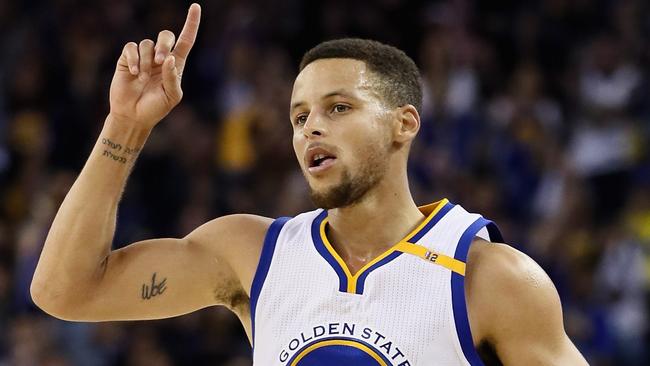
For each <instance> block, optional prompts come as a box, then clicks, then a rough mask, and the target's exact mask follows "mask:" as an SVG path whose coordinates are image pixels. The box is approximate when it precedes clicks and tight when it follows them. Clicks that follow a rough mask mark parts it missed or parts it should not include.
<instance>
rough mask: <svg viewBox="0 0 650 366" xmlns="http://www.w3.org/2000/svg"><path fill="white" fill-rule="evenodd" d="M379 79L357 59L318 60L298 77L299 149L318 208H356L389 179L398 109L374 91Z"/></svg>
mask: <svg viewBox="0 0 650 366" xmlns="http://www.w3.org/2000/svg"><path fill="white" fill-rule="evenodd" d="M373 78H374V75H372V73H371V72H370V71H368V70H367V69H366V66H365V63H363V62H362V61H357V60H352V59H323V60H318V61H314V62H312V63H311V64H309V65H308V66H307V67H305V68H304V69H303V70H302V72H301V73H300V74H299V75H298V77H297V78H296V81H295V83H294V88H293V93H292V96H291V109H290V117H291V122H292V125H293V147H294V150H295V153H296V157H297V158H298V162H299V164H300V167H301V169H302V172H303V174H304V175H305V177H306V178H307V182H308V184H309V187H310V190H311V198H312V200H313V201H314V204H316V206H318V207H321V208H325V209H331V208H337V207H346V206H350V205H354V204H355V203H358V202H360V201H361V200H362V199H363V197H364V196H366V194H367V193H368V192H370V191H371V190H372V189H373V188H374V187H376V186H377V184H378V183H379V182H380V181H381V180H382V179H383V178H384V176H385V175H386V172H387V170H388V167H389V160H390V159H389V158H390V154H391V146H392V137H391V132H390V131H391V127H390V126H391V124H390V122H391V117H392V111H391V110H390V108H388V107H387V106H385V103H383V102H382V101H381V99H380V97H379V95H377V94H376V92H375V91H374V90H373V88H372V81H373Z"/></svg>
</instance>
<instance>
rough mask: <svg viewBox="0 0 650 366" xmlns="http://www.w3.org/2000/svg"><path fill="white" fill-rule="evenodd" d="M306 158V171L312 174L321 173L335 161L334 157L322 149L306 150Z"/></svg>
mask: <svg viewBox="0 0 650 366" xmlns="http://www.w3.org/2000/svg"><path fill="white" fill-rule="evenodd" d="M306 158H307V159H306V160H307V161H306V162H307V166H308V167H309V169H308V170H309V171H310V172H312V173H315V172H320V171H323V170H325V169H326V168H328V167H329V166H331V165H332V164H334V162H335V161H336V155H334V154H332V153H331V152H329V151H327V150H326V149H324V148H322V147H316V148H311V149H309V150H307V156H306Z"/></svg>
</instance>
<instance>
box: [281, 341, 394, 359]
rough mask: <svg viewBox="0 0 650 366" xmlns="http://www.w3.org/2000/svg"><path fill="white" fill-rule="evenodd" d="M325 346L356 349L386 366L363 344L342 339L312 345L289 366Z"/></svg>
mask: <svg viewBox="0 0 650 366" xmlns="http://www.w3.org/2000/svg"><path fill="white" fill-rule="evenodd" d="M327 346H348V347H354V348H357V349H360V350H362V351H363V352H365V353H367V354H368V355H369V356H370V357H372V358H373V359H374V360H375V361H377V363H378V364H379V365H381V366H388V365H387V364H386V362H384V360H382V359H381V357H380V356H379V355H378V354H377V353H376V352H375V351H373V350H372V349H371V348H370V347H368V346H366V345H365V344H361V343H357V342H354V341H348V340H342V339H332V340H328V341H323V342H318V343H316V344H313V345H311V346H309V347H307V348H305V349H304V350H303V351H302V352H300V354H299V355H298V356H297V357H296V359H295V360H293V362H291V365H290V366H296V365H297V364H298V362H300V360H302V359H303V358H304V357H305V356H307V355H308V354H309V353H310V352H312V351H314V350H316V349H319V348H323V347H327Z"/></svg>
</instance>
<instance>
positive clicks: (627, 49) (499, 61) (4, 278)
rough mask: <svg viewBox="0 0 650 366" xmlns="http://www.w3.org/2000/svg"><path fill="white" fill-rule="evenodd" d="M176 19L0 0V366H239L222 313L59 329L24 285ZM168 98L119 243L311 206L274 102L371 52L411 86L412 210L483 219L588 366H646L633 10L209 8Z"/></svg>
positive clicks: (161, 11) (642, 124) (644, 105)
mask: <svg viewBox="0 0 650 366" xmlns="http://www.w3.org/2000/svg"><path fill="white" fill-rule="evenodd" d="M188 5H189V3H186V2H180V1H179V2H174V1H145V0H138V1H127V0H98V1H73V0H51V1H37V0H26V1H9V0H0V46H1V50H2V51H1V53H0V365H1V366H9V365H11V366H32V365H44V366H68V365H75V366H76V365H83V366H86V365H91V366H92V365H98V366H112V365H129V366H167V365H227V366H244V365H251V350H250V345H249V344H248V341H247V339H246V337H245V335H244V333H243V330H242V329H241V326H240V325H239V323H238V320H237V319H236V318H235V317H234V316H233V315H231V314H230V313H229V312H228V311H227V310H225V309H222V308H209V309H204V310H202V311H200V312H197V313H193V314H191V315H187V316H183V317H179V318H174V319H169V320H164V321H150V322H121V323H120V322H111V323H97V324H89V323H70V322H63V321H59V320H56V319H54V318H52V317H49V316H47V315H45V314H44V313H43V312H42V311H40V310H39V309H37V308H36V307H35V306H34V304H33V303H32V301H31V299H30V295H29V285H30V282H31V278H32V274H33V271H34V267H35V265H36V261H37V259H38V256H39V253H40V250H41V246H42V245H43V241H44V238H45V235H46V234H47V231H48V229H49V226H50V224H51V222H52V219H53V215H54V214H55V213H56V210H57V208H58V206H59V204H60V203H61V201H62V199H63V197H64V195H65V193H66V192H67V190H68V189H69V187H70V185H71V183H72V182H73V180H74V179H75V177H76V174H78V172H79V171H80V169H81V167H82V166H83V163H84V161H85V159H86V158H87V156H88V154H89V152H90V149H91V147H92V145H93V144H94V142H95V139H96V138H97V136H98V133H99V130H100V128H101V126H102V123H103V121H104V118H105V116H106V114H107V112H108V87H109V83H110V78H111V76H112V73H113V70H114V67H115V62H116V60H117V58H118V56H119V55H120V52H121V49H122V46H123V45H124V44H125V43H126V42H128V41H139V40H140V39H143V38H153V39H155V37H156V35H157V33H158V31H160V30H162V29H170V30H172V31H174V32H175V33H176V34H178V32H179V31H180V28H181V26H182V23H183V21H184V19H185V14H186V11H187V7H188ZM201 5H202V7H203V17H202V23H201V28H200V30H199V38H198V40H197V44H196V46H195V47H194V49H193V51H192V53H191V54H190V58H189V64H188V65H187V67H186V69H185V74H184V81H183V89H184V92H185V97H184V99H183V101H182V103H181V104H180V105H179V106H178V107H177V108H176V109H175V110H174V111H173V112H172V113H171V114H170V115H169V116H168V117H167V118H166V120H165V121H163V122H162V123H161V124H160V125H159V126H158V127H157V128H156V129H155V130H154V133H153V134H152V136H151V138H150V140H149V141H148V143H147V145H146V146H145V149H144V151H143V153H142V155H141V157H140V160H139V162H138V164H137V165H136V167H135V171H134V174H133V176H132V177H131V179H130V181H129V184H128V188H127V190H126V192H125V195H124V198H123V201H122V203H121V206H120V210H119V217H118V227H117V233H116V238H115V243H114V246H115V247H119V246H122V245H125V244H127V243H130V242H133V241H136V240H141V239H145V238H152V237H165V236H170V237H179V236H184V235H185V234H187V233H188V232H189V231H191V230H192V229H193V228H194V227H196V226H198V225H200V224H202V223H203V222H205V221H208V220H210V219H211V218H214V217H217V216H220V215H224V214H228V213H233V212H250V213H257V214H262V215H268V216H273V217H275V216H281V215H294V214H296V213H298V212H300V211H303V210H310V209H312V206H311V203H310V202H309V200H308V197H307V192H306V190H307V186H306V183H305V182H304V180H303V177H302V175H301V173H300V172H299V169H298V166H297V164H296V161H295V157H294V156H293V150H292V148H291V133H292V132H291V126H290V122H289V117H288V106H289V97H290V93H291V88H292V82H293V78H294V77H295V75H296V74H297V64H298V62H299V59H300V56H301V55H302V53H303V52H304V51H306V50H307V49H309V48H310V47H312V46H314V45H315V44H317V43H319V42H320V41H323V40H326V39H331V38H338V37H342V36H358V37H365V38H374V39H377V40H380V41H383V42H386V43H390V44H393V45H395V46H398V47H400V48H402V49H403V50H405V51H406V52H407V53H408V54H409V55H410V56H411V57H413V58H414V59H415V60H416V62H417V64H418V65H419V67H420V68H421V71H422V74H423V75H424V85H425V91H426V92H425V101H424V102H425V107H424V113H423V115H422V129H421V132H420V135H419V137H418V141H417V143H416V146H415V147H414V149H413V151H412V153H411V160H410V175H411V185H412V191H413V193H414V195H415V197H416V202H418V203H422V204H423V203H428V202H432V201H435V200H437V199H440V198H442V197H448V198H449V199H450V200H452V201H453V202H456V203H460V204H462V205H464V206H465V207H466V208H468V209H469V210H472V211H475V212H480V213H482V214H484V215H485V216H486V217H488V218H490V219H492V220H494V221H495V222H497V223H498V224H499V225H500V227H501V229H502V231H503V233H504V236H505V238H506V241H507V242H508V243H510V244H512V245H513V246H515V247H517V248H518V249H520V250H522V251H524V252H525V253H527V254H528V255H530V256H531V257H533V258H534V259H535V260H536V261H537V262H538V263H540V264H541V265H542V267H543V268H544V269H545V270H546V271H547V272H548V273H549V275H550V276H551V278H552V279H553V281H554V282H555V284H556V286H557V289H558V291H559V293H560V296H561V298H562V304H563V308H564V318H565V325H566V330H567V332H568V334H569V336H570V337H571V339H572V340H573V341H574V342H575V344H576V345H577V346H578V348H579V349H580V351H581V352H582V353H583V354H584V355H585V357H586V358H587V359H588V360H589V362H590V364H591V365H595V366H604V365H648V364H650V359H649V356H648V354H649V353H650V352H649V351H648V350H649V349H650V348H649V347H648V346H649V342H648V336H647V333H648V310H649V305H648V299H649V297H648V293H649V291H648V289H649V284H650V281H649V279H650V155H649V152H648V149H649V146H650V145H649V140H650V79H649V77H650V73H649V71H650V67H649V66H650V57H649V56H650V47H649V46H650V41H649V40H650V38H649V37H648V33H649V32H650V3H648V2H647V1H644V0H617V1H613V0H609V1H605V0H601V1H598V0H543V1H542V0H540V1H525V0H523V1H521V0H520V1H468V0H450V1H410V2H409V1H399V0H378V1H357V0H341V1H339V0H329V1H327V0H326V1H298V0H285V1H208V0H206V1H205V2H203V3H202V4H201Z"/></svg>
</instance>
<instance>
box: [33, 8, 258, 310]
mask: <svg viewBox="0 0 650 366" xmlns="http://www.w3.org/2000/svg"><path fill="white" fill-rule="evenodd" d="M199 19H200V7H199V6H198V5H192V7H190V10H189V13H188V17H187V21H186V23H185V27H184V28H183V31H182V32H181V34H180V36H179V39H178V42H175V38H174V35H173V33H171V32H169V31H163V32H161V33H160V35H159V37H158V41H157V42H156V44H155V45H154V42H153V41H151V40H144V41H142V42H140V44H138V45H136V44H135V43H128V44H127V45H126V46H125V47H124V51H123V53H122V55H121V56H120V59H119V61H118V63H117V67H116V70H115V75H114V77H113V81H112V84H111V92H110V101H111V112H110V114H109V116H108V117H107V118H106V121H105V124H104V127H103V129H102V132H101V135H100V136H99V138H98V140H97V142H96V144H95V146H94V148H93V150H92V152H91V154H90V157H89V158H88V161H87V162H86V165H85V166H84V168H83V170H82V171H81V174H80V175H79V177H78V178H77V180H76V181H75V183H74V185H73V186H72V188H71V190H70V192H69V193H68V195H67V196H66V198H65V200H64V201H63V203H62V205H61V207H60V209H59V211H58V213H57V215H56V218H55V219H54V222H53V224H52V227H51V229H50V232H49V234H48V236H47V239H46V241H45V245H44V248H43V251H42V254H41V258H40V260H39V263H38V266H37V268H36V272H35V274H34V279H33V281H32V286H31V293H32V298H33V299H34V301H35V303H36V304H37V305H38V306H39V307H41V308H42V309H43V310H45V311H46V312H48V313H50V314H52V315H54V316H56V317H59V318H63V319H68V320H84V321H101V320H127V319H152V318H163V317H169V316H174V315H180V314H184V313H187V312H190V311H193V310H196V309H199V308H202V307H206V306H209V305H214V304H225V305H228V306H230V307H236V306H239V305H240V303H244V302H246V301H243V299H246V296H247V292H248V289H249V286H250V282H251V281H252V274H253V273H254V271H255V268H254V267H255V266H256V259H257V258H258V257H259V251H260V248H261V244H262V241H263V238H264V235H265V232H266V229H267V228H268V225H269V224H270V220H269V219H265V218H261V217H256V216H250V215H234V216H227V217H223V218H219V219H216V220H213V221H211V222H209V223H207V224H205V225H203V226H201V227H200V228H198V229H196V230H195V231H194V232H192V233H191V234H189V235H188V236H187V237H185V238H182V239H154V240H147V241H143V242H139V243H135V244H132V245H129V246H127V247H125V248H122V249H120V250H116V251H111V243H112V241H113V236H114V230H115V221H116V213H117V207H118V203H119V200H120V197H121V195H122V191H123V190H124V186H125V184H126V181H127V179H128V176H129V173H130V171H131V169H132V167H133V165H134V163H135V161H136V158H137V156H138V154H139V152H140V150H141V149H142V148H143V146H144V144H145V142H146V140H147V137H148V136H149V133H150V131H151V130H152V129H153V127H154V126H155V125H156V124H157V123H158V122H159V121H160V120H161V119H162V118H163V117H164V116H165V115H167V113H169V111H170V110H171V109H172V108H173V107H174V106H175V105H177V104H178V103H179V102H180V100H181V97H182V90H181V85H180V81H181V80H180V79H181V78H180V76H181V75H182V71H183V67H184V65H185V60H186V58H187V55H188V54H189V51H190V49H191V47H192V45H193V43H194V40H195V38H196V33H197V30H198V25H199ZM174 44H175V46H174ZM172 47H174V48H173V51H172ZM158 55H160V56H162V57H155V56H158ZM160 199H164V197H161V198H160ZM251 258H254V259H253V260H251ZM245 305H246V306H247V302H246V304H245Z"/></svg>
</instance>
